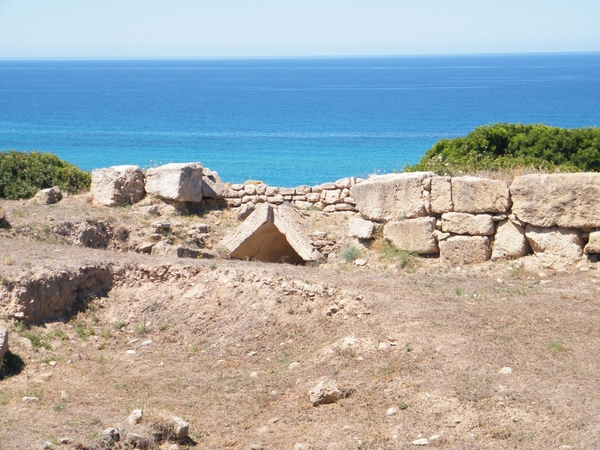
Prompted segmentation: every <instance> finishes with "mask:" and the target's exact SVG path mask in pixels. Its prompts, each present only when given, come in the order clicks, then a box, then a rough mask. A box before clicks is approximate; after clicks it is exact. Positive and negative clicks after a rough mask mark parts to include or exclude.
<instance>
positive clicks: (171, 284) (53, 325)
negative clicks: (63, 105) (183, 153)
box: [0, 200, 600, 450]
mask: <svg viewBox="0 0 600 450" xmlns="http://www.w3.org/2000/svg"><path fill="white" fill-rule="evenodd" d="M73 202H74V203H72V204H69V203H68V202H67V203H65V205H63V206H62V207H55V208H52V209H50V208H48V207H44V208H42V207H39V208H38V209H30V208H33V207H30V206H28V205H25V204H21V203H17V202H5V203H4V204H2V205H0V206H2V207H3V208H4V210H5V211H7V212H8V213H9V216H10V218H11V223H12V224H13V229H12V230H9V231H6V232H3V233H2V234H1V235H0V279H1V280H2V284H1V285H0V292H4V293H5V294H6V295H5V296H4V297H2V296H1V295H0V309H3V310H7V308H8V305H6V304H5V303H2V302H4V301H5V299H6V298H8V294H7V293H8V292H9V291H10V292H16V290H17V289H20V287H22V286H25V285H26V284H27V283H28V280H29V281H31V280H32V279H33V278H35V277H39V276H40V274H49V275H51V274H56V273H59V272H62V273H67V274H72V273H75V272H76V271H77V270H78V269H80V268H81V267H82V266H90V267H92V266H93V267H99V266H103V267H106V268H107V270H109V271H110V274H111V282H110V288H109V289H108V290H107V292H106V293H104V294H102V295H98V296H95V298H94V296H89V297H86V298H85V301H83V302H82V301H80V302H79V304H78V306H79V310H72V311H64V313H62V314H61V315H59V316H58V317H56V318H54V319H51V320H46V321H44V322H42V323H37V324H32V325H30V326H29V327H27V326H25V325H24V324H21V323H19V322H18V321H15V320H13V319H10V318H7V321H6V325H7V326H8V327H12V329H11V334H10V350H11V352H12V353H13V354H16V355H18V356H19V357H20V358H22V360H23V362H24V366H23V367H22V368H21V369H20V370H16V371H15V372H16V373H12V374H9V375H10V376H8V375H7V376H5V377H4V378H3V379H2V380H0V448H2V449H5V448H6V449H31V448H42V447H43V445H44V443H46V442H48V443H49V444H48V445H51V446H52V447H54V448H94V447H93V446H98V445H99V442H100V440H101V433H102V431H103V430H105V429H106V428H108V427H115V428H118V429H119V431H121V433H122V435H123V436H125V435H126V433H127V432H135V433H137V434H140V435H143V436H150V437H151V430H150V428H149V426H148V423H149V422H148V421H145V420H142V422H141V423H140V424H139V425H131V424H129V423H128V422H127V416H128V415H129V413H130V412H131V411H132V410H134V409H143V410H144V415H145V417H148V418H150V417H152V416H153V415H154V416H158V415H161V414H163V415H164V414H166V415H176V416H179V417H181V418H183V419H185V420H186V421H188V422H189V423H190V433H189V436H190V439H189V440H187V441H185V442H183V443H181V444H179V445H180V448H187V447H190V448H200V449H226V448H231V449H250V448H251V445H252V444H255V448H264V449H315V450H316V449H327V450H338V449H339V450H342V449H401V448H412V447H413V445H414V444H413V442H415V441H417V440H418V439H421V441H418V442H424V441H423V439H426V440H427V445H428V446H429V447H434V448H453V449H472V448H482V449H488V448H489V449H495V448H524V449H525V448H535V449H538V448H539V449H551V448H574V449H575V448H577V449H584V448H586V449H591V448H600V389H599V388H598V386H600V370H599V369H600V364H599V350H600V327H599V325H598V324H599V323H600V273H598V270H597V269H596V267H595V265H594V264H591V265H590V266H589V267H585V268H584V269H585V271H582V270H578V269H575V268H571V269H569V270H566V271H552V270H545V271H544V273H539V272H527V271H525V270H524V269H519V268H518V267H519V266H518V265H514V264H511V263H486V264H482V265H476V266H471V267H462V268H456V267H449V266H446V265H444V264H442V263H440V262H438V261H437V260H423V261H421V262H420V263H418V264H417V266H416V267H414V268H412V269H402V268H400V267H399V265H398V264H392V265H390V264H386V263H384V262H380V261H379V260H378V259H377V257H376V256H375V255H373V254H368V260H369V264H367V265H366V266H364V267H357V266H355V265H352V264H346V263H342V262H332V263H326V264H322V265H320V266H319V267H298V266H290V265H286V264H263V263H256V262H245V261H229V260H225V259H220V258H218V252H216V251H215V256H217V257H216V258H214V259H206V258H203V259H200V260H191V259H178V258H168V257H157V256H150V255H141V254H136V253H133V252H122V251H117V250H118V248H117V247H119V246H118V245H114V247H115V248H116V250H93V249H88V248H81V247H77V246H73V245H70V244H68V243H64V242H63V243H61V242H60V240H59V239H57V238H56V236H55V235H54V234H53V233H51V232H49V231H48V229H47V228H45V227H47V226H48V222H47V216H48V215H50V214H51V215H53V216H55V217H53V221H54V222H55V221H57V220H60V215H61V214H64V215H65V216H69V217H71V219H73V218H76V219H78V218H88V219H89V218H94V217H95V216H96V215H98V216H103V217H104V218H107V217H113V216H114V219H112V221H111V222H109V223H111V224H112V225H113V226H114V228H115V229H117V228H119V227H121V226H122V227H124V228H126V229H127V231H128V233H129V236H130V237H129V238H128V239H127V240H124V242H130V241H131V240H132V237H135V235H136V233H142V232H143V230H144V226H146V225H147V224H146V222H148V221H149V220H150V219H148V218H144V217H143V216H139V217H138V216H135V214H134V212H133V211H124V212H123V211H118V210H117V211H116V212H115V211H114V210H111V211H109V210H107V209H103V210H97V209H94V208H91V207H88V206H86V204H85V202H80V203H76V202H75V201H74V200H73ZM69 205H70V206H69ZM18 211H24V212H23V213H22V215H21V216H20V217H18V216H19V215H20V214H21V213H18ZM65 211H66V212H65ZM15 212H17V214H15ZM32 214H36V216H33V215H32ZM228 214H229V213H228V212H223V213H222V214H221V215H216V216H214V217H212V218H211V217H209V216H210V214H208V215H205V216H204V217H202V220H203V221H212V222H211V225H213V228H214V229H215V231H214V234H215V237H214V241H215V242H216V240H217V237H218V236H219V233H221V234H223V233H225V231H227V230H225V229H223V230H220V231H217V230H218V228H219V225H222V226H223V227H226V224H227V223H229V222H227V220H226V219H227V217H228V216H227V215H228ZM134 217H138V219H135V220H137V221H134ZM332 217H334V216H332ZM334 218H335V220H341V221H343V220H345V219H344V218H343V217H342V216H335V217H334ZM180 220H182V221H189V220H192V219H190V218H185V217H184V218H181V219H180ZM323 220H325V219H323ZM328 220H334V219H332V218H329V219H328ZM145 221H146V222H145ZM217 222H219V223H217ZM233 222H235V221H234V220H233V219H231V223H232V224H233V225H235V223H233ZM145 224H146V225H145ZM328 224H329V225H328ZM323 226H324V227H326V226H331V223H329V222H326V221H325V222H323ZM27 227H29V228H27ZM331 228H332V230H333V229H334V228H335V227H333V226H331ZM44 230H46V232H44ZM36 233H42V234H37V235H36ZM140 239H142V237H141V236H140ZM111 242H117V241H116V240H113V241H111ZM128 245H130V244H123V245H122V246H121V247H122V248H121V250H123V249H124V248H125V247H127V246H128ZM109 247H110V246H109ZM80 300H81V299H80ZM150 341H151V342H150ZM506 368H511V369H512V370H508V369H506ZM502 369H504V370H503V371H502V372H511V373H500V372H501V370H502ZM323 380H336V381H337V384H338V386H339V387H340V388H342V389H344V390H345V392H347V393H348V396H347V397H346V398H344V399H342V400H340V401H338V402H337V403H333V404H327V405H320V406H312V404H311V402H310V400H309V395H308V391H309V390H310V389H312V388H313V387H315V386H316V385H317V384H318V383H319V382H320V381H323ZM23 397H35V398H37V399H38V401H32V402H23V401H22V399H23ZM390 408H393V409H391V410H390ZM63 438H68V439H69V442H70V443H68V444H64V445H63V444H59V442H60V440H61V439H63ZM65 442H66V441H65ZM116 445H118V446H121V447H122V448H129V447H127V446H126V444H125V443H124V442H121V443H119V444H116ZM156 445H158V444H156ZM170 445H172V443H169V444H168V445H167V444H163V448H170ZM96 448H102V447H96ZM117 448H118V447H117Z"/></svg>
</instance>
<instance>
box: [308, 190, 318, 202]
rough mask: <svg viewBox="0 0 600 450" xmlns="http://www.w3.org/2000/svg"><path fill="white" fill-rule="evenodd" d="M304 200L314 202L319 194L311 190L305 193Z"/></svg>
mask: <svg viewBox="0 0 600 450" xmlns="http://www.w3.org/2000/svg"><path fill="white" fill-rule="evenodd" d="M305 197H306V201H309V202H313V203H316V202H318V201H319V200H320V199H321V194H319V193H318V192H311V193H309V194H306V195H305Z"/></svg>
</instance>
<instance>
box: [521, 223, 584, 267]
mask: <svg viewBox="0 0 600 450" xmlns="http://www.w3.org/2000/svg"><path fill="white" fill-rule="evenodd" d="M525 236H526V237H527V240H528V241H529V245H531V249H532V250H533V251H534V252H535V253H545V254H548V255H552V256H558V257H561V258H566V259H570V260H577V259H580V258H581V256H582V247H583V241H582V239H581V231H579V230H574V229H570V228H564V227H550V228H542V227H536V226H533V225H527V227H526V228H525Z"/></svg>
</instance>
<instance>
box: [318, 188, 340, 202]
mask: <svg viewBox="0 0 600 450" xmlns="http://www.w3.org/2000/svg"><path fill="white" fill-rule="evenodd" d="M341 193H342V191H341V189H334V190H332V191H323V192H322V193H321V199H322V200H323V203H325V204H326V205H334V204H336V203H339V202H340V200H341V197H340V194H341Z"/></svg>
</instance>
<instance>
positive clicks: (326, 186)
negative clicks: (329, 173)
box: [312, 183, 336, 192]
mask: <svg viewBox="0 0 600 450" xmlns="http://www.w3.org/2000/svg"><path fill="white" fill-rule="evenodd" d="M315 187H316V188H317V190H315ZM315 187H313V190H312V191H313V192H321V191H326V190H331V189H335V188H336V185H335V183H323V184H320V185H318V186H315ZM319 189H320V190H319Z"/></svg>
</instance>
